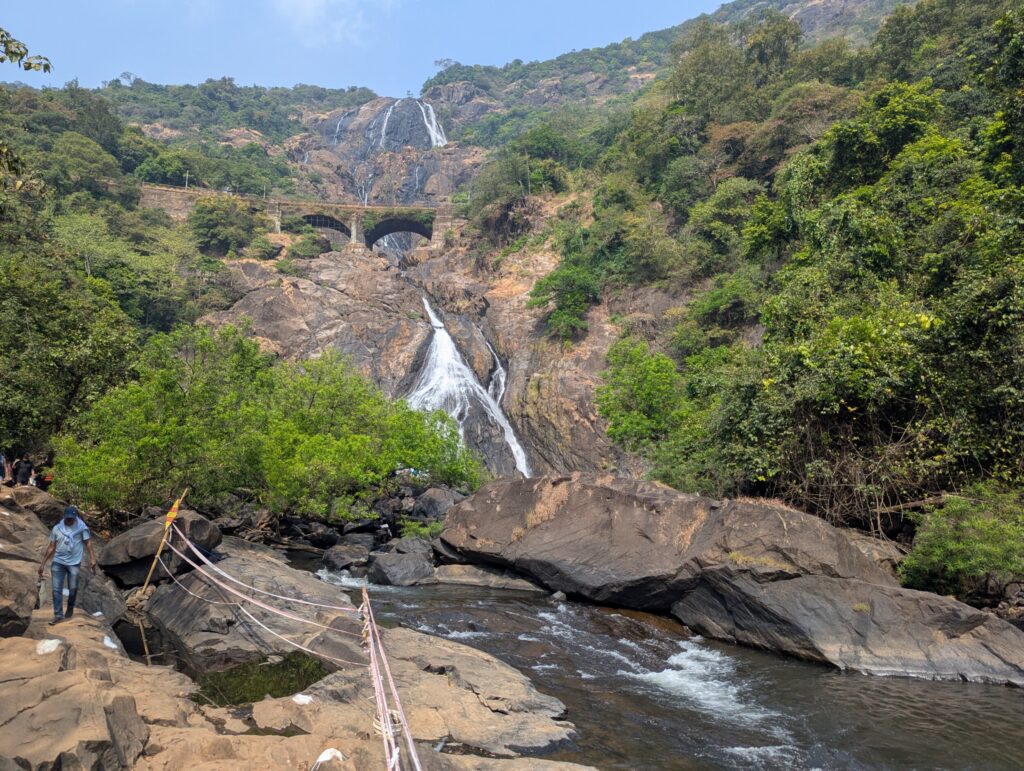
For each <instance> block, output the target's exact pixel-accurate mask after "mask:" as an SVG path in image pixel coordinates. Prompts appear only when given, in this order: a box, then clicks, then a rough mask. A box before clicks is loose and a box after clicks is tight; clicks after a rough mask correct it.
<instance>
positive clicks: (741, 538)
mask: <svg viewBox="0 0 1024 771" xmlns="http://www.w3.org/2000/svg"><path fill="white" fill-rule="evenodd" d="M441 540H442V541H443V542H444V543H445V544H447V545H448V546H449V547H451V548H453V549H455V550H456V551H457V552H459V553H460V554H461V555H463V556H464V557H467V558H469V559H471V560H475V561H481V562H485V563H489V564H496V565H504V566H508V567H511V568H514V569H515V570H517V571H520V572H522V573H525V574H526V575H528V576H530V577H531V578H533V579H535V580H537V581H539V582H540V583H542V584H543V585H545V586H546V587H548V588H549V589H551V590H558V591H563V592H566V593H571V594H575V595H579V596H582V597H585V598H587V599H589V600H593V601H596V602H601V603H607V604H615V605H622V606H625V607H630V608H638V609H645V610H663V611H667V610H671V612H672V613H673V614H674V615H675V616H676V617H677V618H679V619H680V620H681V621H682V622H683V623H684V624H686V625H687V626H690V627H691V628H693V629H695V630H696V631H698V632H700V633H702V634H706V635H708V636H711V637H716V638H718V639H724V640H730V641H735V642H740V643H744V644H747V645H753V646H757V647H761V648H767V649H770V650H775V651H780V652H783V653H788V654H791V655H794V656H798V657H801V658H805V659H809V660H812V661H821V662H825V663H829V664H833V665H835V666H837V667H839V668H841V669H852V670H856V671H861V672H868V673H874V674H884V675H905V676H912V677H926V678H942V679H963V680H971V681H978V682H990V683H1006V684H1012V685H1019V686H1020V685H1024V632H1021V631H1020V630H1018V629H1017V628H1015V627H1013V626H1012V625H1010V624H1008V623H1006V622H1005V621H1002V620H1000V619H998V618H996V617H994V616H992V615H991V614H987V613H984V612H982V611H978V610H975V609H973V608H970V607H968V606H967V605H964V604H962V603H959V602H957V601H955V600H953V599H949V598H943V597H939V596H937V595H933V594H929V593H926V592H916V591H911V590H909V589H903V588H901V587H900V586H898V585H897V583H896V581H895V579H894V578H893V577H892V575H891V574H890V573H889V572H888V571H887V570H886V569H885V568H884V567H883V566H880V565H879V564H878V563H877V562H876V559H875V558H874V556H873V555H872V554H871V553H870V551H869V552H868V553H865V551H862V549H861V548H860V547H859V545H858V543H857V542H856V540H855V539H854V538H851V537H850V536H849V535H848V534H847V532H846V531H843V530H841V529H839V528H835V527H833V526H831V525H829V524H828V523H826V522H824V521H823V520H821V519H818V518H817V517H813V516H811V515H808V514H803V513H801V512H798V511H794V510H793V509H790V508H787V507H785V506H783V505H780V504H777V503H773V502H767V501H765V502H758V501H715V500H711V499H708V498H703V497H700V496H696V495H686V494H683V493H679V492H676V491H674V490H671V489H670V488H667V487H665V486H663V485H659V484H656V483H652V482H641V481H637V480H632V479H622V478H615V477H610V476H598V475H585V474H574V475H572V476H567V477H557V478H545V479H533V480H500V481H498V482H494V483H492V484H490V485H488V486H486V487H484V488H482V489H481V490H480V491H479V492H477V494H476V495H474V496H472V497H470V498H468V499H467V500H465V501H463V502H462V503H461V504H459V505H457V506H456V507H454V508H453V509H452V510H451V511H450V512H449V513H448V517H447V521H446V528H445V530H444V532H443V533H442V535H441Z"/></svg>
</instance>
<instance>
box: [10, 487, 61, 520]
mask: <svg viewBox="0 0 1024 771" xmlns="http://www.w3.org/2000/svg"><path fill="white" fill-rule="evenodd" d="M11 492H12V493H13V494H14V499H15V500H16V501H17V502H18V504H19V505H21V506H22V507H24V508H26V509H28V510H29V511H31V512H33V513H34V514H35V515H36V516H37V517H39V519H40V520H42V522H43V524H44V525H46V526H47V527H53V526H54V525H56V524H57V523H58V522H60V521H61V520H62V519H63V518H64V509H65V508H66V507H67V503H65V502H64V501H62V500H59V499H57V498H54V497H53V496H52V495H50V494H49V493H48V492H44V491H43V490H40V489H39V488H38V487H33V486H32V485H18V486H17V487H15V488H13V489H12V491H11Z"/></svg>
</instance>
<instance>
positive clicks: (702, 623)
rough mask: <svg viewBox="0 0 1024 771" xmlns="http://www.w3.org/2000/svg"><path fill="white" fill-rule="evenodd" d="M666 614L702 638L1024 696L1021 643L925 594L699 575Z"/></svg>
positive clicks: (729, 572) (999, 626)
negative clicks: (1013, 689)
mask: <svg viewBox="0 0 1024 771" xmlns="http://www.w3.org/2000/svg"><path fill="white" fill-rule="evenodd" d="M672 613H673V614H674V615H675V616H676V617H677V618H679V619H680V620H681V621H682V622H683V623H684V624H686V626H688V627H690V628H691V629H693V630H694V631H696V632H699V633H700V634H704V635H707V636H708V637H714V638H716V639H719V640H729V641H732V642H739V643H743V644H745V645H752V646H755V647H758V648H767V649H768V650H774V651H781V652H783V653H789V654H791V655H794V656H798V657H799V658H802V659H807V660H810V661H820V662H823V663H826V664H832V665H834V666H836V667H839V668H840V669H852V670H854V671H857V672H864V673H867V674H872V675H899V676H907V677H923V678H928V679H952V680H959V679H968V680H971V681H975V682H984V683H997V684H1000V685H1015V686H1024V633H1021V632H1020V630H1018V629H1017V628H1015V627H1014V626H1012V625H1010V624H1008V623H1007V622H1005V621H1003V620H1002V619H999V618H997V617H996V616H994V615H992V614H991V613H985V612H984V611H981V610H977V609H976V608H972V607H970V606H968V605H965V604H963V603H962V602H957V601H956V600H953V599H950V598H948V597H940V596H939V595H936V594H932V593H930V592H918V591H914V590H911V589H902V588H900V587H895V586H879V585H878V584H869V583H865V582H864V581H858V580H855V579H841V578H832V577H830V576H821V575H817V576H800V577H797V578H793V579H791V580H787V581H759V580H757V577H756V576H754V575H751V574H750V573H749V572H747V571H744V570H738V569H736V568H735V567H731V566H726V567H719V568H714V569H711V570H706V571H704V572H703V573H701V576H700V578H699V579H698V581H697V585H696V586H695V587H694V588H693V589H691V590H690V591H688V592H686V593H685V594H684V595H683V596H682V597H681V598H680V600H679V601H678V602H676V603H675V604H674V605H673V606H672Z"/></svg>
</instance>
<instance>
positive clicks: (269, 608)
mask: <svg viewBox="0 0 1024 771" xmlns="http://www.w3.org/2000/svg"><path fill="white" fill-rule="evenodd" d="M167 548H168V549H170V550H171V551H173V552H174V553H175V554H177V555H178V556H179V557H180V558H181V559H182V560H183V561H184V562H186V563H188V564H189V565H191V566H192V567H193V568H195V570H196V572H198V573H199V574H200V575H202V576H204V577H205V578H208V579H209V580H210V581H212V582H213V583H214V584H216V585H217V586H219V587H220V588H221V589H223V590H224V591H226V592H229V593H230V594H233V595H235V596H236V597H239V598H240V599H242V600H245V601H246V602H251V603H252V604H253V605H256V606H257V607H260V608H263V609H264V610H266V611H269V612H270V613H276V614H277V615H279V616H283V617H284V618H287V619H290V620H291V621H297V622H299V623H300V624H309V625H310V626H316V627H320V628H321V629H327V630H330V631H331V632H340V633H341V634H347V635H351V636H352V637H361V636H362V635H360V634H359V633H358V632H350V631H348V630H347V629H337V628H335V627H333V626H327V624H321V623H320V622H319V621H311V620H310V619H308V618H303V617H302V616H296V615H295V614H294V613H289V612H288V611H286V610H281V609H280V608H275V607H274V606H273V605H268V604H267V603H265V602H262V601H261V600H257V599H256V598H255V597H249V596H247V595H245V594H242V593H241V592H240V591H238V590H237V589H234V588H232V587H230V586H228V585H227V584H224V583H222V582H221V581H218V580H217V579H216V578H214V577H213V576H211V575H210V574H209V573H207V572H205V571H204V570H203V569H202V567H201V566H199V565H197V564H196V563H195V562H193V561H192V560H190V559H189V558H188V557H187V556H186V555H185V554H183V553H182V552H181V551H179V550H178V549H177V548H175V546H174V544H172V543H171V542H170V541H168V542H167ZM221 572H223V571H221Z"/></svg>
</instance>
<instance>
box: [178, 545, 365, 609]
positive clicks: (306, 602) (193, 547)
mask: <svg viewBox="0 0 1024 771" xmlns="http://www.w3.org/2000/svg"><path fill="white" fill-rule="evenodd" d="M171 527H172V528H173V530H174V532H176V533H177V534H178V536H179V537H180V538H181V540H182V541H184V542H185V545H186V546H188V548H189V549H191V550H192V551H193V552H195V554H196V556H197V557H199V559H200V560H201V561H202V562H203V563H204V564H206V565H207V566H208V567H209V568H210V569H211V570H213V571H214V572H216V573H219V574H220V575H221V576H223V577H224V578H226V579H228V580H229V581H232V582H234V583H236V584H238V585H239V586H243V587H245V588H246V589H251V590H252V591H254V592H258V593H259V594H263V595H266V596H267V597H273V598H274V599H276V600H285V601H287V602H297V603H299V604H301V605H312V606H314V607H316V608H327V609H328V610H340V611H342V612H344V613H358V612H359V609H358V608H352V607H346V606H344V605H326V604H324V603H322V602H312V601H310V600H301V599H299V598H298V597H285V596H283V595H280V594H274V593H273V592H268V591H266V590H265V589H258V588H257V587H255V586H249V584H246V583H243V582H241V581H239V580H238V579H237V578H235V577H234V576H231V575H228V574H227V573H225V572H224V571H223V570H221V569H220V568H219V567H217V566H216V565H215V564H214V563H213V562H211V561H210V560H209V559H208V558H207V557H206V555H205V554H203V553H202V552H201V551H200V550H199V549H198V548H197V547H196V545H195V544H193V543H192V542H191V541H190V540H189V539H188V538H187V537H186V536H185V534H184V533H182V532H181V531H180V530H179V529H178V526H177V525H171Z"/></svg>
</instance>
